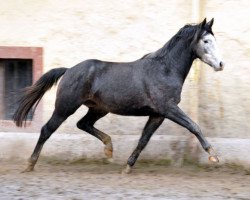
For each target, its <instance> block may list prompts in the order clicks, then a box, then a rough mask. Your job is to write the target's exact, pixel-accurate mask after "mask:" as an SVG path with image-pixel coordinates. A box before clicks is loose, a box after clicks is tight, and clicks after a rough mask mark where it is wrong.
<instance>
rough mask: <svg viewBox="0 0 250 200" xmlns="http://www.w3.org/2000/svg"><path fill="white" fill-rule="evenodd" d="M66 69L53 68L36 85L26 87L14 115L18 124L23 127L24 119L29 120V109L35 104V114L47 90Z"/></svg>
mask: <svg viewBox="0 0 250 200" xmlns="http://www.w3.org/2000/svg"><path fill="white" fill-rule="evenodd" d="M66 71H67V68H56V69H52V70H50V71H48V72H47V73H45V74H44V75H43V76H42V77H41V78H40V79H39V80H38V81H37V82H36V83H35V84H34V85H32V86H30V87H26V88H25V89H24V91H23V92H24V94H23V96H21V98H20V99H19V102H18V103H19V106H18V108H17V110H16V112H15V113H14V116H13V120H14V122H15V124H16V126H20V127H22V125H23V121H26V120H27V117H28V114H29V111H30V110H31V109H32V107H33V106H34V105H35V106H34V108H33V112H32V116H33V114H34V111H35V109H36V107H37V105H38V103H39V102H40V100H41V98H42V97H43V95H44V94H45V92H46V91H47V90H49V89H50V88H51V87H52V86H53V85H54V84H56V83H57V81H58V80H59V78H60V77H61V76H62V75H63V74H64V73H65V72H66Z"/></svg>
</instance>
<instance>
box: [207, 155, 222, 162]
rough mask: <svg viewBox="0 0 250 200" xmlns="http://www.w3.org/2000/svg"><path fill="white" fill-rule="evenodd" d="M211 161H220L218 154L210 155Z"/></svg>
mask: <svg viewBox="0 0 250 200" xmlns="http://www.w3.org/2000/svg"><path fill="white" fill-rule="evenodd" d="M208 159H209V160H210V161H211V162H219V159H218V157H217V156H209V158H208Z"/></svg>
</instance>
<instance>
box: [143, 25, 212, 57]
mask: <svg viewBox="0 0 250 200" xmlns="http://www.w3.org/2000/svg"><path fill="white" fill-rule="evenodd" d="M199 28H200V24H187V25H185V26H184V27H182V28H181V29H180V30H179V31H178V32H177V33H176V34H175V35H174V36H173V37H172V38H171V39H170V40H169V41H168V42H167V43H166V44H165V45H164V46H163V47H162V48H160V49H159V50H157V51H155V52H152V53H148V54H146V55H144V56H143V57H142V58H162V57H164V56H165V55H166V54H167V53H168V52H170V51H171V50H172V49H173V47H174V46H175V45H176V44H177V43H178V42H179V41H180V40H186V41H187V43H189V44H190V43H191V42H192V40H193V38H194V36H195V33H196V32H197V30H198V29H199ZM204 32H207V33H211V34H212V35H213V32H212V30H211V29H209V28H208V27H205V29H204ZM204 32H202V33H204Z"/></svg>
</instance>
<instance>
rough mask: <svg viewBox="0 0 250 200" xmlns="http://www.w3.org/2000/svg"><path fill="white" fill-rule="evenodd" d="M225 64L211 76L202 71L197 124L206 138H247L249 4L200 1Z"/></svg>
mask: <svg viewBox="0 0 250 200" xmlns="http://www.w3.org/2000/svg"><path fill="white" fill-rule="evenodd" d="M203 6H204V7H203V9H204V15H205V16H207V17H208V18H211V17H214V18H215V24H214V31H215V34H216V38H217V42H218V44H219V46H220V49H221V53H222V55H223V58H224V60H225V62H226V66H225V70H224V71H223V72H220V73H213V72H212V70H211V69H210V68H209V67H208V66H201V67H202V69H203V70H202V74H201V75H202V76H201V77H202V79H201V82H200V90H199V99H200V101H199V122H200V125H201V126H202V127H203V129H205V131H206V132H207V133H208V134H207V135H209V136H210V137H235V138H236V137H240V138H249V137H250V132H249V129H250V124H249V120H250V95H249V91H250V78H249V74H250V67H249V66H250V60H249V58H250V23H249V17H250V14H249V8H250V1H247V0H241V1H222V0H221V1H215V0H209V1H204V5H203Z"/></svg>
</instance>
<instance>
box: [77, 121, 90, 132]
mask: <svg viewBox="0 0 250 200" xmlns="http://www.w3.org/2000/svg"><path fill="white" fill-rule="evenodd" d="M76 126H77V128H79V129H81V130H83V131H86V132H89V131H90V129H91V127H92V126H90V125H89V124H88V123H86V122H84V121H81V120H80V121H79V122H77V123H76Z"/></svg>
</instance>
